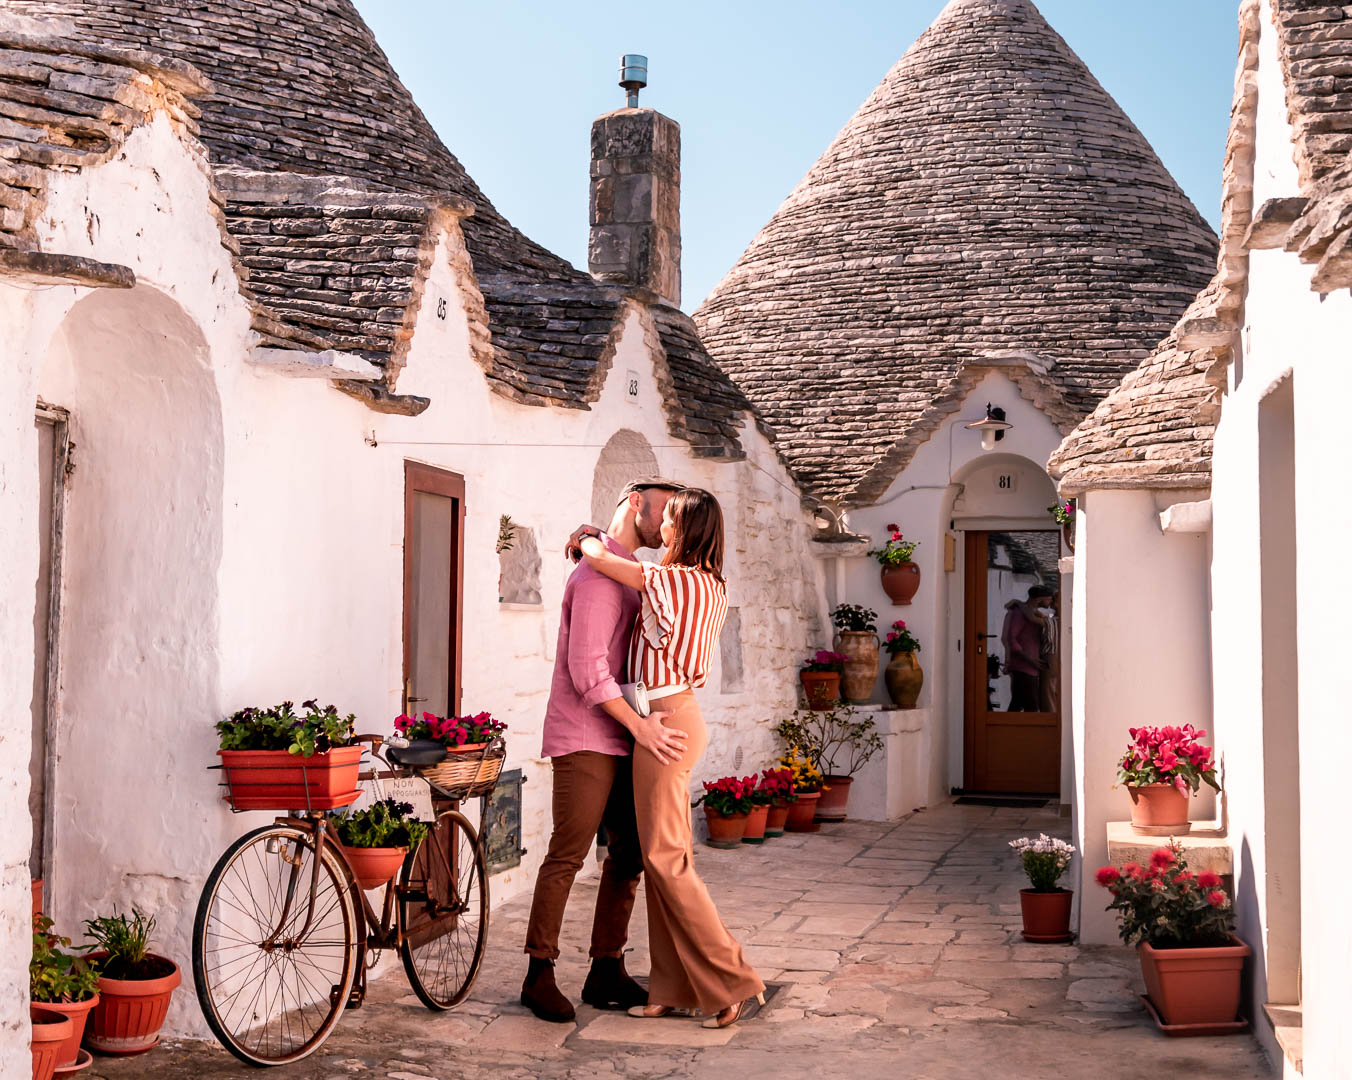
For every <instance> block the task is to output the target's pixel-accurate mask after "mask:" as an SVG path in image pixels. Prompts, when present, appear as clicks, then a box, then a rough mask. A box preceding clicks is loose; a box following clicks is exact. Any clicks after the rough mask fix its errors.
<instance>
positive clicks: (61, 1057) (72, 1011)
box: [33, 994, 99, 1069]
mask: <svg viewBox="0 0 1352 1080" xmlns="http://www.w3.org/2000/svg"><path fill="white" fill-rule="evenodd" d="M98 1003H99V995H98V994H95V995H94V996H93V997H91V998H86V999H85V1000H84V1001H35V1002H33V1005H34V1007H35V1008H39V1009H46V1010H47V1011H48V1012H54V1013H60V1014H61V1015H62V1016H67V1017H69V1018H70V1024H71V1031H70V1034H69V1035H67V1036H66V1039H65V1041H64V1042H63V1043H62V1044H61V1046H60V1048H59V1049H58V1050H57V1052H56V1067H57V1068H58V1069H60V1068H62V1067H64V1066H66V1065H74V1064H75V1059H76V1058H77V1057H79V1056H80V1039H81V1038H82V1037H83V1036H84V1030H85V1022H86V1021H87V1020H88V1019H89V1013H90V1010H92V1009H93V1008H94V1006H95V1005H97V1004H98Z"/></svg>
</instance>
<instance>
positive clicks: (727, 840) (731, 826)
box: [704, 803, 749, 848]
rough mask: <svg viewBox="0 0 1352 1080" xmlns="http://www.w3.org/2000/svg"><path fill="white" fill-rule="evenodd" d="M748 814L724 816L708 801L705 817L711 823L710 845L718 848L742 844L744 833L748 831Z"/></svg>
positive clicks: (705, 806)
mask: <svg viewBox="0 0 1352 1080" xmlns="http://www.w3.org/2000/svg"><path fill="white" fill-rule="evenodd" d="M748 816H749V815H747V814H731V815H728V816H726V817H725V816H724V815H722V814H720V813H719V812H718V811H717V810H715V809H714V808H713V807H712V806H710V805H709V804H708V803H705V805H704V817H705V819H706V820H707V821H708V823H709V846H710V847H717V848H735V847H741V846H742V834H743V833H745V832H746V821H747V817H748Z"/></svg>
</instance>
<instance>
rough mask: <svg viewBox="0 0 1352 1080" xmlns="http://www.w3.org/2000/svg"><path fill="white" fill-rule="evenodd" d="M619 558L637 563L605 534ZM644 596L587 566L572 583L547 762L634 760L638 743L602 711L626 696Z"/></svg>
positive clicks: (552, 696)
mask: <svg viewBox="0 0 1352 1080" xmlns="http://www.w3.org/2000/svg"><path fill="white" fill-rule="evenodd" d="M601 538H602V540H604V541H605V544H606V547H608V548H609V549H610V550H611V551H612V552H614V553H615V554H616V555H619V556H622V557H623V558H626V559H630V560H633V561H637V560H634V556H633V554H632V553H631V552H629V551H628V550H626V549H625V547H624V545H623V544H621V543H619V542H618V541H617V540H615V539H613V538H612V537H610V536H608V535H606V534H602V537H601ZM638 611H639V595H638V591H637V590H635V589H629V588H626V587H625V586H623V585H621V584H620V583H619V582H617V581H612V580H611V579H610V578H608V577H606V576H605V575H604V574H602V573H600V572H598V571H596V570H593V569H592V568H591V567H590V566H588V565H587V564H586V563H585V562H583V563H581V564H579V566H578V567H577V569H576V570H574V571H573V573H572V575H571V576H570V577H569V578H568V584H567V585H566V586H565V587H564V590H563V611H562V613H561V615H560V617H559V646H558V650H557V652H556V653H555V657H554V681H553V683H552V684H551V685H550V688H549V705H548V707H547V708H546V709H545V724H544V746H543V748H542V749H541V751H540V752H541V754H542V755H543V756H545V757H551V758H552V757H562V756H563V755H564V754H573V753H576V752H577V751H579V750H593V751H596V752H597V753H601V754H612V755H615V756H617V757H628V756H629V755H630V754H632V753H633V750H634V741H633V739H631V738H630V736H629V732H628V731H626V730H625V728H624V725H623V724H621V723H620V722H619V721H618V720H615V719H614V718H612V717H611V716H610V714H609V713H607V712H606V711H605V710H604V709H602V708H601V702H603V701H610V700H612V699H614V698H617V697H619V696H620V683H621V682H622V681H624V677H625V658H626V654H627V653H628V651H629V639H630V636H631V635H632V633H633V629H634V621H635V619H637V617H638Z"/></svg>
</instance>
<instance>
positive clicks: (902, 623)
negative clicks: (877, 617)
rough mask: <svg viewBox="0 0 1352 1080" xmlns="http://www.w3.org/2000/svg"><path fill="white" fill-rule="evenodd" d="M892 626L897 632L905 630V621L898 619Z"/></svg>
mask: <svg viewBox="0 0 1352 1080" xmlns="http://www.w3.org/2000/svg"><path fill="white" fill-rule="evenodd" d="M892 625H893V627H895V628H896V629H898V630H905V629H906V620H905V619H898V620H897V621H896V622H894V623H893V624H892Z"/></svg>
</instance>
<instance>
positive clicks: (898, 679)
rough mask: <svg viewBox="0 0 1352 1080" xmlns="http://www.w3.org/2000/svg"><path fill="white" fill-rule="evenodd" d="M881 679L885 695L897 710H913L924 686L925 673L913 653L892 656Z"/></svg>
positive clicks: (900, 653)
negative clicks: (884, 686)
mask: <svg viewBox="0 0 1352 1080" xmlns="http://www.w3.org/2000/svg"><path fill="white" fill-rule="evenodd" d="M883 678H884V679H885V680H886V682H887V695H888V697H890V698H891V699H892V704H893V705H895V706H896V707H897V708H898V709H914V708H915V703H916V702H917V701H919V700H920V688H921V687H922V686H924V685H925V672H924V669H923V668H921V666H920V661H919V660H917V659H916V658H915V653H913V652H899V653H895V654H893V656H892V660H891V662H890V663H888V665H887V668H886V670H885V671H884V672H883Z"/></svg>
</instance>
